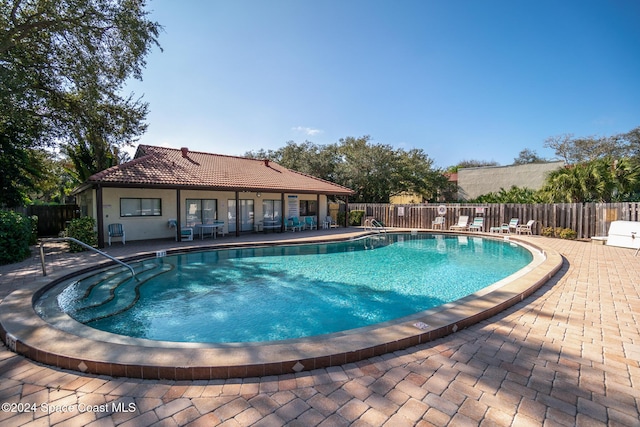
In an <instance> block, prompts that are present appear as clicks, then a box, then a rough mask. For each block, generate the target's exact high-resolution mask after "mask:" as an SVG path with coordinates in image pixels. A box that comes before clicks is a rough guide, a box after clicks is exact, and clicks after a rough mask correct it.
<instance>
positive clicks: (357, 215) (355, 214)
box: [349, 211, 364, 225]
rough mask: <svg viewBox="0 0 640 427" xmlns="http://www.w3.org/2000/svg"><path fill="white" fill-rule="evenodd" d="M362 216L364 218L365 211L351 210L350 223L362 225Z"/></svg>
mask: <svg viewBox="0 0 640 427" xmlns="http://www.w3.org/2000/svg"><path fill="white" fill-rule="evenodd" d="M362 218H364V211H350V212H349V225H362Z"/></svg>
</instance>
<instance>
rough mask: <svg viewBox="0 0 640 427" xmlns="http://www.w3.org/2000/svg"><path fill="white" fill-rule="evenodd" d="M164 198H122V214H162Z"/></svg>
mask: <svg viewBox="0 0 640 427" xmlns="http://www.w3.org/2000/svg"><path fill="white" fill-rule="evenodd" d="M161 215H162V199H125V198H122V199H120V216H161Z"/></svg>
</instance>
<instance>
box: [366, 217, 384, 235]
mask: <svg viewBox="0 0 640 427" xmlns="http://www.w3.org/2000/svg"><path fill="white" fill-rule="evenodd" d="M364 229H365V230H374V231H376V232H378V233H380V232H383V233H386V232H387V229H386V228H384V225H382V224H380V222H378V220H377V219H374V218H367V219H365V220H364Z"/></svg>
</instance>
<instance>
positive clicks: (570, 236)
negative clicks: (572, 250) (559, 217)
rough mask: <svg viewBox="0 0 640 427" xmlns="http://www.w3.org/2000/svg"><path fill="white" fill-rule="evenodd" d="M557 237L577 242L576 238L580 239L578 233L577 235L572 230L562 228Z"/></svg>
mask: <svg viewBox="0 0 640 427" xmlns="http://www.w3.org/2000/svg"><path fill="white" fill-rule="evenodd" d="M556 231H557V230H556ZM557 235H558V237H560V238H561V239H567V240H575V239H576V237H578V233H576V232H575V231H573V230H572V229H570V228H561V229H560V231H558V232H557Z"/></svg>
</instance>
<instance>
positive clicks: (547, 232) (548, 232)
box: [540, 227, 554, 237]
mask: <svg viewBox="0 0 640 427" xmlns="http://www.w3.org/2000/svg"><path fill="white" fill-rule="evenodd" d="M540 234H541V235H542V236H544V237H554V230H553V227H542V229H541V230H540Z"/></svg>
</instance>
